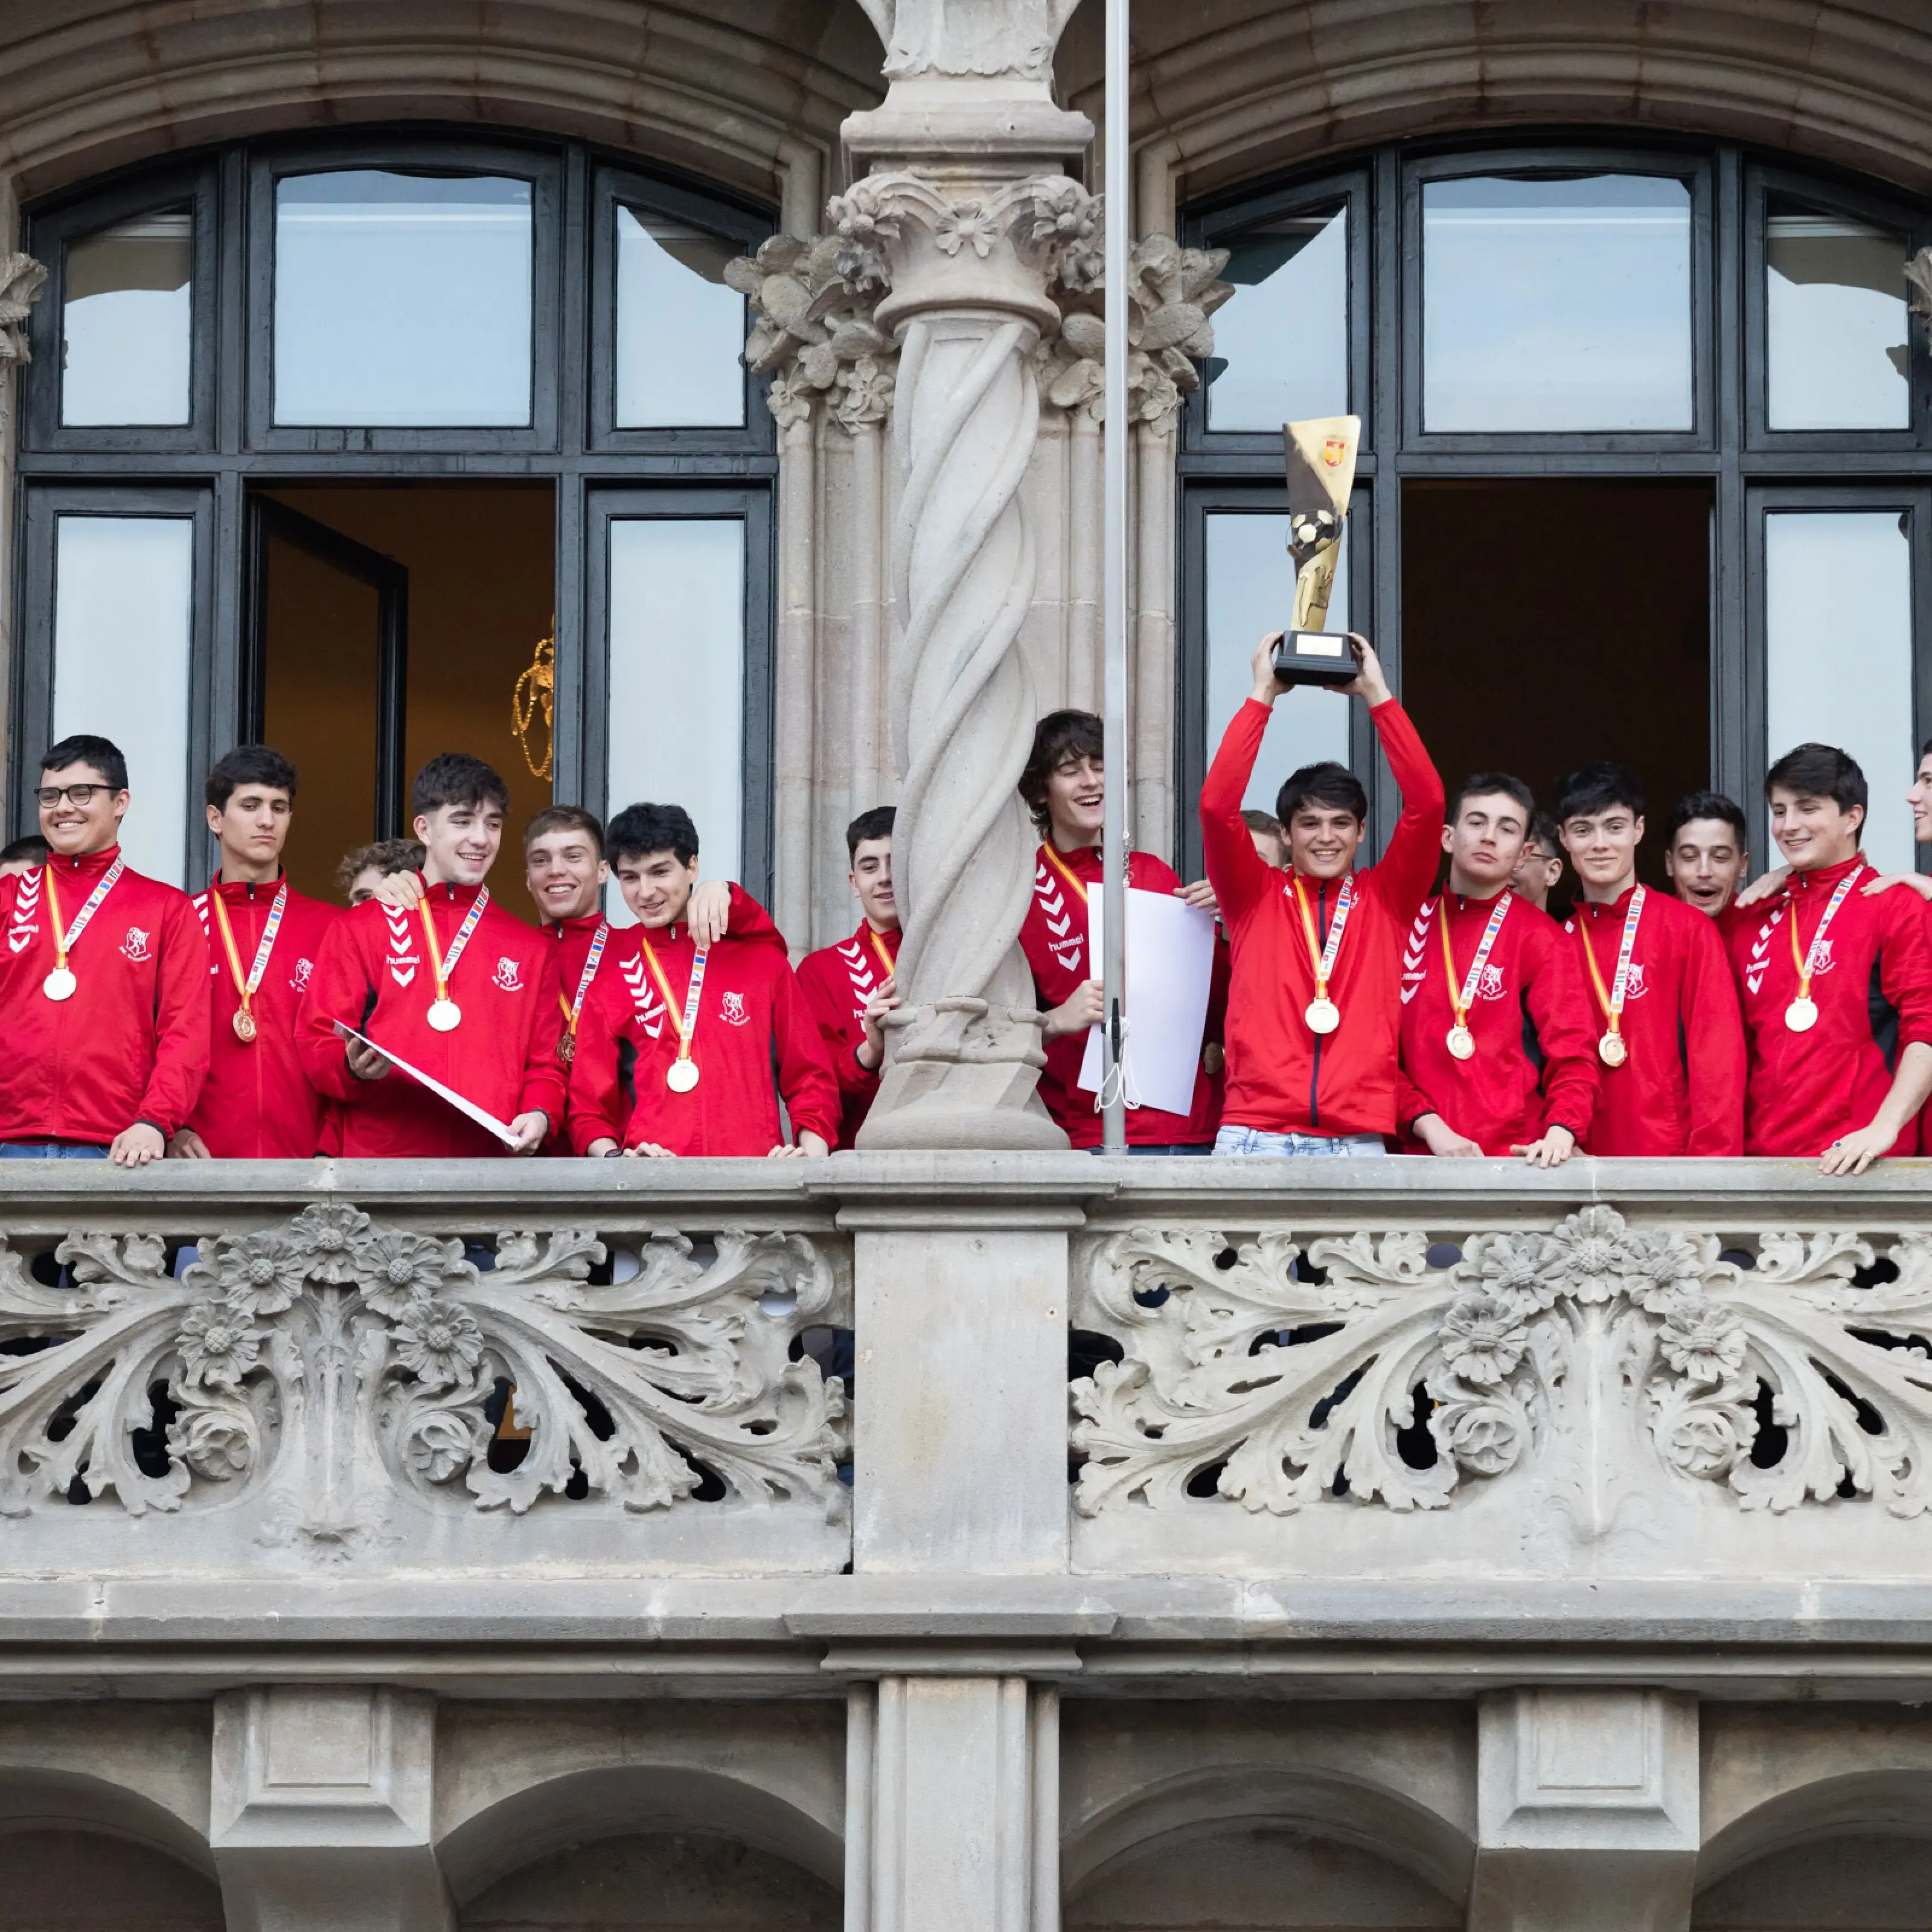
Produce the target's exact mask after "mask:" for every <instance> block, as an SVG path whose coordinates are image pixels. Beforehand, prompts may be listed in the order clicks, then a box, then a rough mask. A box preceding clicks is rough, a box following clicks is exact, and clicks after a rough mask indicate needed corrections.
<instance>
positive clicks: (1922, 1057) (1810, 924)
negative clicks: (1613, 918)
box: [1726, 744, 1932, 1174]
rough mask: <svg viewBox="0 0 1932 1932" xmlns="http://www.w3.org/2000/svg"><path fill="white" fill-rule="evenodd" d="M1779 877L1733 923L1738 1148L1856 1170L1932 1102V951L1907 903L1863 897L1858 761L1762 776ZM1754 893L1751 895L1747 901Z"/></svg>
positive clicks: (1832, 750)
mask: <svg viewBox="0 0 1932 1932" xmlns="http://www.w3.org/2000/svg"><path fill="white" fill-rule="evenodd" d="M1764 788H1765V799H1766V802H1767V803H1768V804H1769V805H1770V807H1771V829H1772V837H1773V838H1775V840H1776V841H1777V842H1778V850H1779V852H1780V853H1781V855H1782V856H1783V857H1784V864H1785V870H1784V873H1783V874H1782V877H1781V879H1780V880H1779V883H1778V884H1777V886H1775V889H1772V891H1771V892H1769V895H1768V896H1767V897H1766V898H1764V899H1763V900H1762V901H1760V902H1758V903H1754V904H1751V905H1748V906H1740V907H1738V908H1736V910H1734V911H1733V913H1732V914H1731V916H1730V919H1729V920H1728V921H1727V935H1726V936H1727V944H1728V945H1729V947H1730V956H1731V965H1732V968H1733V971H1734V972H1735V973H1736V976H1737V978H1738V981H1739V986H1740V988H1741V989H1742V991H1741V998H1742V1004H1743V1007H1744V1019H1745V1040H1746V1043H1747V1046H1748V1049H1749V1055H1750V1058H1749V1063H1748V1070H1747V1074H1746V1085H1745V1152H1746V1153H1747V1154H1774V1155H1783V1156H1786V1157H1812V1156H1816V1157H1818V1160H1819V1164H1820V1168H1821V1169H1822V1170H1823V1172H1825V1173H1826V1174H1862V1173H1863V1172H1864V1170H1865V1169H1867V1167H1869V1166H1870V1165H1871V1163H1873V1161H1874V1160H1878V1159H1879V1158H1880V1157H1882V1156H1884V1155H1886V1154H1912V1153H1913V1152H1915V1151H1916V1147H1917V1140H1918V1133H1917V1128H1916V1126H1915V1121H1916V1117H1917V1115H1918V1112H1919V1110H1920V1109H1921V1107H1923V1106H1924V1104H1925V1101H1926V1098H1927V1095H1928V1094H1932V944H1928V943H1927V921H1926V919H1925V916H1924V908H1923V907H1922V906H1921V904H1920V902H1919V901H1918V898H1916V896H1915V895H1913V894H1912V893H1909V892H1878V893H1870V892H1864V891H1861V889H1860V887H1861V886H1864V885H1868V884H1870V883H1872V881H1873V868H1871V867H1870V866H1869V865H1867V864H1866V863H1865V862H1864V855H1863V853H1861V851H1860V850H1859V846H1858V841H1859V835H1860V832H1861V830H1862V829H1863V826H1864V819H1865V811H1866V808H1867V796H1868V794H1867V790H1866V786H1865V777H1864V772H1862V771H1861V770H1860V769H1859V768H1858V763H1857V761H1856V760H1855V759H1852V758H1851V757H1848V756H1847V755H1846V754H1845V753H1844V752H1843V751H1840V750H1839V749H1838V748H1837V747H1836V746H1835V745H1815V744H1814V745H1799V747H1798V748H1797V749H1796V751H1787V753H1786V754H1784V757H1781V758H1780V759H1779V760H1778V762H1777V763H1775V765H1773V766H1772V768H1771V769H1770V770H1769V772H1766V775H1765V787H1764ZM1754 890H1755V889H1754Z"/></svg>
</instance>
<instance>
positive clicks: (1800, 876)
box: [1784, 852, 1865, 897]
mask: <svg viewBox="0 0 1932 1932" xmlns="http://www.w3.org/2000/svg"><path fill="white" fill-rule="evenodd" d="M1864 862H1865V855H1864V853H1862V852H1855V853H1853V854H1852V856H1851V857H1850V858H1849V859H1843V860H1841V862H1839V863H1838V864H1837V865H1820V866H1817V867H1816V868H1814V869H1813V870H1811V871H1804V872H1793V874H1791V876H1790V877H1789V878H1788V879H1787V880H1785V882H1784V889H1785V890H1786V891H1787V892H1823V893H1825V894H1826V895H1827V896H1828V897H1829V895H1830V894H1831V893H1832V892H1834V891H1835V890H1836V889H1837V887H1838V881H1839V880H1841V879H1842V878H1843V877H1844V876H1845V874H1846V873H1847V872H1849V871H1851V870H1852V868H1854V867H1855V866H1858V865H1863V864H1864Z"/></svg>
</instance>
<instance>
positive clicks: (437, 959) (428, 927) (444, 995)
mask: <svg viewBox="0 0 1932 1932" xmlns="http://www.w3.org/2000/svg"><path fill="white" fill-rule="evenodd" d="M489 903H490V888H489V887H488V886H478V888H477V890H476V898H475V903H474V904H472V906H471V907H470V908H469V911H468V912H466V913H465V914H464V915H463V923H462V924H461V925H460V926H458V928H457V929H456V941H455V944H454V945H452V947H450V949H449V953H448V954H447V955H446V954H445V953H443V951H442V950H441V949H440V947H438V946H437V943H436V921H435V919H434V918H433V917H432V916H431V913H430V909H429V894H428V892H427V891H425V892H424V894H423V895H422V898H419V899H418V900H417V901H416V910H417V911H418V912H419V913H422V927H423V937H424V938H425V939H427V940H428V941H429V963H430V970H431V971H432V972H433V973H434V974H435V975H436V997H437V999H438V1000H439V1001H443V1000H447V999H448V998H449V981H450V976H451V975H452V974H453V973H455V971H456V962H458V960H459V959H461V958H462V957H463V948H464V947H466V946H467V945H468V944H469V935H471V934H472V932H475V930H476V927H477V922H478V921H479V920H480V919H481V918H482V916H483V910H484V907H486V906H487V905H488V904H489Z"/></svg>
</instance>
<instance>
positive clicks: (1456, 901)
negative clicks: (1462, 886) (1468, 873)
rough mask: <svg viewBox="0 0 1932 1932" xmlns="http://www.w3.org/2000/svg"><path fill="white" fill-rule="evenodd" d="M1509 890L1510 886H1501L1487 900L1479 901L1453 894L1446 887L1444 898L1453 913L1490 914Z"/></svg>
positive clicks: (1443, 893) (1460, 894)
mask: <svg viewBox="0 0 1932 1932" xmlns="http://www.w3.org/2000/svg"><path fill="white" fill-rule="evenodd" d="M1508 890H1509V888H1508V886H1499V887H1498V888H1497V889H1496V891H1494V892H1492V893H1490V895H1489V897H1488V898H1486V899H1478V898H1469V896H1467V895H1465V894H1464V893H1462V892H1451V890H1450V889H1449V888H1448V886H1446V885H1445V886H1444V887H1443V888H1442V897H1443V900H1444V901H1445V904H1447V905H1448V907H1449V910H1451V912H1480V913H1488V912H1491V911H1493V910H1495V908H1496V901H1497V900H1499V898H1502V895H1503V894H1504V893H1505V892H1508Z"/></svg>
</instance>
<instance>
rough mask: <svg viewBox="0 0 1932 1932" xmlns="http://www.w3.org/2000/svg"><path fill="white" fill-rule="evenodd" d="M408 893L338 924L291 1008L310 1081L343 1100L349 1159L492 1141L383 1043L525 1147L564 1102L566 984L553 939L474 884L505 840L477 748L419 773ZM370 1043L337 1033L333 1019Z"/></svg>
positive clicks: (424, 1153) (499, 803)
mask: <svg viewBox="0 0 1932 1932" xmlns="http://www.w3.org/2000/svg"><path fill="white" fill-rule="evenodd" d="M410 802H411V804H412V805H413V807H414V808H415V812H416V837H417V838H419V840H421V841H422V846H423V850H424V854H425V856H424V859H423V872H422V880H423V885H424V887H425V891H424V893H423V895H422V898H421V899H420V901H419V902H418V904H416V905H415V906H414V907H412V908H411V909H410V910H407V911H405V910H402V909H401V907H396V906H392V905H385V904H383V903H382V902H381V901H379V900H374V899H372V900H370V901H367V902H366V903H365V904H362V905H359V906H357V907H355V909H354V910H353V911H351V912H350V913H347V915H345V916H344V917H343V918H341V919H338V921H337V922H336V924H335V928H334V929H333V930H332V932H331V933H330V934H329V938H328V940H327V941H326V943H325V944H324V945H323V951H322V959H321V960H320V962H319V964H318V965H317V968H316V971H315V974H314V978H313V979H312V980H311V983H310V986H309V996H308V1001H306V1002H305V1005H304V1007H303V1008H302V1014H301V1016H300V1019H299V1040H300V1043H301V1048H302V1064H303V1065H304V1067H305V1068H306V1069H307V1070H308V1076H309V1079H310V1080H311V1082H313V1083H314V1085H316V1086H317V1088H320V1090H321V1091H323V1093H324V1094H328V1095H329V1097H331V1098H332V1100H337V1101H339V1102H341V1103H342V1104H341V1108H340V1110H339V1116H340V1121H341V1151H342V1152H343V1154H344V1155H346V1156H348V1157H351V1158H354V1157H390V1158H400V1159H412V1160H439V1159H443V1160H447V1159H455V1158H458V1157H462V1156H464V1155H481V1154H490V1155H494V1154H502V1153H503V1152H505V1146H504V1143H503V1142H502V1141H500V1140H499V1139H497V1138H496V1136H495V1135H494V1134H493V1133H490V1131H489V1130H487V1129H486V1128H484V1127H481V1126H479V1125H478V1124H477V1123H476V1122H475V1121H472V1120H470V1119H469V1118H468V1116H467V1115H463V1114H461V1113H459V1112H458V1111H457V1110H456V1109H455V1108H454V1107H452V1106H450V1105H449V1103H448V1102H447V1101H446V1100H442V1099H441V1098H440V1097H438V1096H437V1095H436V1094H433V1093H431V1091H430V1090H429V1089H428V1088H426V1087H423V1086H421V1085H418V1084H417V1083H416V1082H415V1081H413V1080H412V1079H410V1077H409V1076H408V1075H407V1073H403V1072H401V1070H399V1069H398V1068H396V1067H393V1066H392V1064H390V1062H389V1061H388V1060H386V1058H384V1057H383V1054H382V1052H380V1049H381V1048H383V1047H389V1048H391V1049H393V1050H394V1051H395V1052H397V1053H399V1054H401V1055H402V1057H403V1058H404V1059H405V1060H407V1061H409V1062H410V1064H411V1065H412V1066H414V1067H419V1068H420V1069H421V1070H422V1072H424V1073H427V1074H428V1075H429V1076H431V1078H432V1079H436V1080H440V1081H441V1082H443V1085H445V1086H446V1087H448V1088H450V1089H451V1090H452V1091H454V1092H455V1093H457V1094H460V1095H461V1096H462V1097H463V1098H464V1099H465V1100H468V1101H469V1102H470V1103H472V1105H474V1106H478V1107H480V1108H481V1109H483V1110H484V1112H486V1113H488V1114H490V1115H493V1116H494V1117H495V1118H496V1119H497V1120H499V1121H502V1122H503V1123H504V1124H505V1125H507V1126H508V1127H509V1128H510V1129H511V1130H512V1131H513V1132H514V1134H515V1136H516V1137H517V1144H516V1146H515V1148H514V1151H515V1152H516V1153H517V1154H534V1153H535V1151H536V1150H537V1148H538V1147H539V1146H540V1145H541V1144H542V1142H543V1139H544V1135H545V1134H546V1133H547V1132H548V1131H549V1129H550V1126H551V1124H553V1122H555V1121H559V1120H560V1119H561V1118H562V1115H563V1064H562V1058H561V1056H560V1055H559V1050H558V1043H559V1040H560V1038H561V1037H562V1031H563V1016H562V984H561V980H560V978H559V973H558V970H557V962H556V958H555V956H554V953H555V949H554V948H548V949H547V948H546V947H545V946H544V942H543V941H541V940H540V939H539V938H538V937H537V935H535V933H534V932H532V931H531V930H530V929H529V927H528V926H526V925H524V924H523V921H522V920H521V919H514V918H512V917H511V915H510V914H509V913H506V912H505V911H504V910H502V907H500V906H498V905H497V904H495V903H494V902H493V900H492V899H491V898H490V889H489V888H488V887H487V886H486V885H484V883H483V881H484V878H485V877H486V876H487V874H488V872H489V870H490V867H491V865H493V864H494V863H495V862H496V853H497V849H498V847H499V846H500V845H501V844H502V838H503V814H504V813H505V811H507V810H508V807H509V802H510V793H509V787H508V786H507V785H505V784H504V782H503V781H502V778H499V776H498V775H496V772H493V771H492V770H491V769H490V767H489V766H487V765H486V764H485V763H484V762H483V761H482V760H481V759H480V758H472V757H468V756H466V754H463V753H461V752H454V751H451V752H445V753H444V754H443V755H442V756H441V757H434V758H432V759H431V760H430V761H429V763H428V764H426V765H425V766H424V767H423V768H422V770H421V771H420V772H418V773H417V774H416V784H415V785H414V787H413V788H412V791H411V795H410ZM338 1022H341V1024H343V1025H346V1026H349V1027H352V1028H354V1029H355V1030H356V1031H357V1032H358V1033H359V1034H362V1035H363V1036H364V1037H365V1038H366V1039H368V1040H371V1041H373V1042H374V1043H375V1044H374V1046H373V1047H371V1046H364V1045H362V1044H360V1043H358V1042H356V1041H355V1040H344V1038H343V1037H341V1035H339V1034H338V1033H337V1032H336V1031H335V1028H336V1025H337V1023H338Z"/></svg>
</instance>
